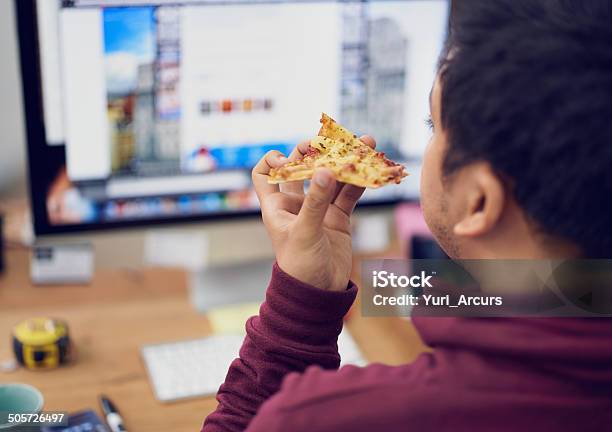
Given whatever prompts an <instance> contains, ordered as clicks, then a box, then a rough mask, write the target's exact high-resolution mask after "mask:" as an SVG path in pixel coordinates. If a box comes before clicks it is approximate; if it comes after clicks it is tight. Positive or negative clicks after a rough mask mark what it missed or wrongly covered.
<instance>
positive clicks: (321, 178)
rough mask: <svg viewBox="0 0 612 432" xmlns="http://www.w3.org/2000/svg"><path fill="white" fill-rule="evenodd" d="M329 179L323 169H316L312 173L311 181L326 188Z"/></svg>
mask: <svg viewBox="0 0 612 432" xmlns="http://www.w3.org/2000/svg"><path fill="white" fill-rule="evenodd" d="M330 180H331V179H330V178H329V176H328V175H327V173H325V172H323V171H317V172H316V173H315V175H314V178H313V181H314V182H315V183H316V184H317V185H319V186H320V187H322V188H326V187H327V186H329V181H330Z"/></svg>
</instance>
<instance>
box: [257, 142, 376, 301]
mask: <svg viewBox="0 0 612 432" xmlns="http://www.w3.org/2000/svg"><path fill="white" fill-rule="evenodd" d="M361 141H363V142H364V143H366V144H367V145H369V146H370V147H372V148H374V147H375V145H376V143H375V141H374V139H373V138H372V137H369V136H363V137H361ZM309 145H310V143H309V142H303V143H301V144H299V145H298V146H297V147H296V148H295V150H294V151H293V153H292V154H291V156H290V157H289V158H286V157H284V156H283V155H282V154H281V153H280V152H277V151H271V152H268V153H267V154H266V155H265V156H264V157H263V158H262V159H261V160H260V161H259V163H258V164H257V165H256V166H255V168H254V169H253V184H254V185H255V191H256V192H257V197H258V198H259V202H260V204H261V213H262V217H263V221H264V224H265V225H266V228H267V230H268V233H269V235H270V238H271V239H272V246H273V247H274V250H275V252H276V261H277V263H278V265H279V266H280V268H281V269H282V270H283V271H284V272H285V273H287V274H289V275H291V276H293V277H294V278H296V279H298V280H300V281H302V282H304V283H307V284H309V285H313V286H315V287H318V288H322V289H326V290H335V291H341V290H344V289H346V287H347V285H348V281H349V277H350V274H351V266H352V249H351V226H350V216H351V214H352V212H353V209H354V208H355V205H356V204H357V200H358V199H359V198H360V197H361V195H362V194H363V191H364V188H360V187H357V186H353V185H348V184H344V183H339V182H336V179H335V177H334V173H333V172H332V171H331V170H329V169H326V168H320V169H318V170H317V171H316V172H315V174H314V176H313V178H312V181H311V183H310V188H309V190H308V194H307V195H305V194H304V182H303V181H297V182H289V183H284V184H281V185H273V184H268V173H269V171H270V169H271V168H277V167H280V166H282V165H284V164H286V163H287V162H289V161H292V160H295V159H297V158H299V157H300V156H301V155H303V154H305V153H306V151H307V150H308V146H309Z"/></svg>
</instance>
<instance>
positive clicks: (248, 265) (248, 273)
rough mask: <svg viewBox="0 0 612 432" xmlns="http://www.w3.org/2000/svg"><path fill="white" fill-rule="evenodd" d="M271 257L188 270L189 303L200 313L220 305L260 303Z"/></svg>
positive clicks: (270, 272) (270, 269)
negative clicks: (189, 271)
mask: <svg viewBox="0 0 612 432" xmlns="http://www.w3.org/2000/svg"><path fill="white" fill-rule="evenodd" d="M273 262H274V261H273V260H272V259H259V260H253V261H247V262H243V263H236V264H222V265H215V266H209V267H207V268H204V269H202V270H199V271H193V272H191V273H190V280H189V285H190V295H191V303H192V305H193V306H194V307H195V308H196V310H198V311H199V312H206V311H209V310H211V309H214V308H216V307H220V306H228V305H232V304H239V303H251V302H262V301H263V300H264V298H265V294H266V288H267V287H268V283H269V281H270V276H271V274H272V264H273Z"/></svg>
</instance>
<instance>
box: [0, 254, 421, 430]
mask: <svg viewBox="0 0 612 432" xmlns="http://www.w3.org/2000/svg"><path fill="white" fill-rule="evenodd" d="M28 269H29V258H28V253H27V252H26V251H24V250H11V251H9V252H8V253H7V254H6V270H5V273H4V274H3V275H2V276H1V277H0V341H2V342H1V343H0V361H2V360H5V359H8V358H10V357H12V351H11V347H10V344H9V340H10V339H9V334H10V331H11V329H12V327H13V326H14V325H15V324H16V323H17V322H19V321H21V320H23V319H26V318H30V317H33V316H39V315H42V316H50V317H58V318H62V319H64V320H66V321H67V322H68V323H69V325H70V328H71V332H72V338H73V341H74V342H75V345H76V347H77V350H78V360H77V361H76V362H75V363H74V364H73V365H71V366H67V367H63V368H60V369H56V370H52V371H40V372H35V371H28V370H25V369H19V370H17V371H15V372H12V373H8V374H7V373H1V372H0V382H24V383H29V384H32V385H34V386H36V387H37V388H39V389H40V390H41V391H42V393H43V394H44V396H45V409H46V410H61V411H77V410H82V409H86V408H94V409H96V410H98V411H99V407H98V403H97V396H98V394H99V393H105V394H107V395H108V396H109V397H110V398H111V399H113V400H114V401H115V402H116V403H117V405H118V406H119V409H120V410H122V412H123V415H124V418H125V422H126V426H127V428H128V430H133V431H136V432H139V431H149V432H156V431H164V432H167V431H173V432H182V431H185V432H186V431H190V432H193V431H197V430H198V428H199V426H200V424H201V423H202V421H203V419H204V417H205V416H206V415H207V414H208V413H209V412H211V411H212V410H213V409H214V408H215V407H216V405H217V403H216V401H215V399H214V397H207V398H200V399H196V400H191V401H184V402H176V403H173V404H161V403H159V402H158V401H157V400H156V399H155V398H154V396H153V392H152V389H151V386H150V384H149V380H148V377H147V374H146V372H145V369H144V367H143V364H142V360H141V358H140V352H139V348H140V347H141V346H142V345H143V344H147V343H154V342H164V341H172V340H180V339H188V338H197V337H203V336H206V335H209V334H210V332H211V327H210V325H209V323H208V321H207V320H206V317H205V316H203V315H200V314H198V313H197V312H196V311H195V310H194V309H193V308H192V307H191V306H190V304H189V300H188V296H187V291H186V290H187V278H186V275H185V273H184V272H182V271H180V270H167V269H166V270H162V269H150V270H146V271H134V270H114V271H100V272H97V273H96V275H95V279H94V281H93V282H92V283H91V284H90V285H88V286H58V287H35V286H32V285H31V283H30V281H29V271H28ZM348 328H349V330H350V331H351V333H352V334H353V336H354V338H355V340H356V341H357V343H358V344H359V345H360V347H361V349H362V351H363V353H364V355H365V356H366V358H367V359H368V360H371V361H379V362H383V363H387V364H400V363H404V362H407V361H410V360H412V359H413V358H414V357H415V356H416V355H417V354H418V353H419V352H421V351H422V350H423V346H422V344H421V342H420V339H419V338H418V336H417V335H416V333H415V332H414V329H413V327H412V326H411V325H410V324H409V322H406V321H403V320H400V319H387V318H384V319H381V318H369V319H366V318H362V317H360V314H359V311H358V310H355V311H354V313H352V314H351V318H350V320H349V322H348Z"/></svg>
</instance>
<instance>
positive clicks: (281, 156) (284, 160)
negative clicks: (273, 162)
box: [278, 155, 289, 163]
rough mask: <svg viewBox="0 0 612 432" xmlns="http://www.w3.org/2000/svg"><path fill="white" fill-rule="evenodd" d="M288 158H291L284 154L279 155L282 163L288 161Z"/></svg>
mask: <svg viewBox="0 0 612 432" xmlns="http://www.w3.org/2000/svg"><path fill="white" fill-rule="evenodd" d="M288 160H289V159H287V158H286V157H285V156H283V155H280V156H279V157H278V161H279V162H282V163H285V162H287V161H288Z"/></svg>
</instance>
